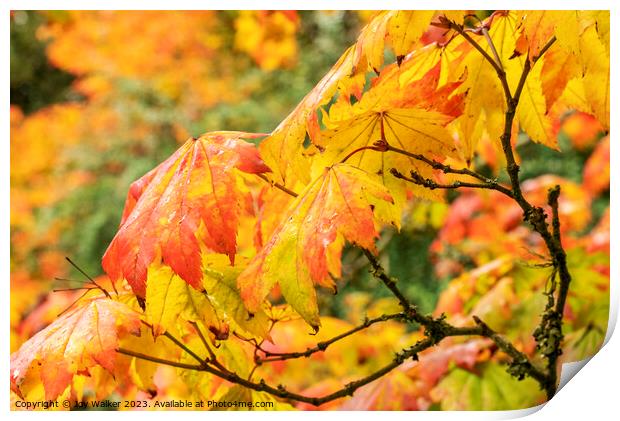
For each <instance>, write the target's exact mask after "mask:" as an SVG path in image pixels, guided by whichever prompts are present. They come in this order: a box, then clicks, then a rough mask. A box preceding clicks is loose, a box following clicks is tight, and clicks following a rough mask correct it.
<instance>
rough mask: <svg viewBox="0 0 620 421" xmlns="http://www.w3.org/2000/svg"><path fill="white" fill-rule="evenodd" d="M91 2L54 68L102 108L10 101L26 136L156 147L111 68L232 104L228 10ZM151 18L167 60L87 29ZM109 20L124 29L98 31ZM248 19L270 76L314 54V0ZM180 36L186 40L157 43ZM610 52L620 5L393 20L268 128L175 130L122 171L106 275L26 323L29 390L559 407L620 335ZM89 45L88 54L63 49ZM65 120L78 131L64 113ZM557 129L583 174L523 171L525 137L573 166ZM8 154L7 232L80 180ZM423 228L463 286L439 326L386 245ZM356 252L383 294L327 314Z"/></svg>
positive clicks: (52, 32)
mask: <svg viewBox="0 0 620 421" xmlns="http://www.w3.org/2000/svg"><path fill="white" fill-rule="evenodd" d="M76 13H77V14H74V15H73V16H72V17H71V19H68V20H58V21H56V22H55V23H54V24H51V25H48V26H47V27H46V28H45V29H44V31H43V32H44V34H43V36H45V37H49V39H55V41H54V42H53V43H52V44H50V48H49V57H50V60H52V61H53V62H55V63H57V64H58V65H59V66H61V67H66V68H67V69H68V70H70V71H71V72H72V73H74V74H76V75H81V78H80V79H79V80H78V82H77V89H79V90H80V91H81V92H82V93H83V94H84V95H85V96H86V97H87V98H89V99H88V100H89V101H90V104H91V105H90V107H91V108H86V109H87V110H89V111H88V114H83V112H84V109H85V108H81V107H83V106H81V105H77V104H70V105H61V106H57V107H51V108H49V109H47V110H45V111H44V112H39V113H37V114H35V115H34V116H30V117H24V116H23V115H21V114H20V112H19V110H17V109H13V108H12V110H11V125H12V126H11V127H12V134H11V136H12V145H13V138H18V137H20V136H29V135H28V132H39V131H40V132H44V131H50V130H58V131H62V130H66V131H67V135H68V136H67V139H66V142H68V143H69V142H73V141H74V140H73V139H76V138H75V136H76V135H75V134H76V133H77V132H79V131H81V130H84V128H83V127H82V126H81V124H82V123H81V122H80V121H78V119H77V118H76V117H75V116H76V115H81V116H82V117H84V115H86V116H93V118H95V117H96V119H97V120H95V124H96V123H97V122H100V124H101V127H102V131H103V132H104V133H108V132H112V131H114V130H125V129H126V128H127V130H132V133H134V131H135V137H136V138H144V136H146V134H147V133H148V130H150V128H151V127H150V126H149V125H148V124H147V123H146V122H144V121H142V122H138V123H140V124H130V125H129V126H127V125H126V122H124V121H123V118H124V116H123V115H122V114H120V115H119V114H118V113H117V111H115V110H113V109H112V108H109V107H107V106H106V105H105V104H106V103H107V102H106V101H107V98H109V95H111V94H112V93H113V91H112V89H113V85H110V83H111V82H110V81H112V80H115V78H117V77H139V78H143V79H147V80H151V82H152V83H153V85H152V86H153V87H154V89H156V90H159V91H161V92H163V94H164V95H166V96H167V97H169V98H173V99H174V100H175V101H178V104H180V105H179V109H181V110H182V112H185V113H189V114H191V113H193V112H196V110H197V109H200V107H206V106H211V104H212V103H215V102H217V101H220V100H221V98H222V97H224V98H226V99H225V100H224V101H229V100H230V101H234V100H235V99H234V98H232V97H229V95H230V96H234V95H236V93H235V90H234V89H232V90H231V89H230V88H229V83H231V81H230V80H229V76H228V75H227V74H226V72H222V71H221V70H222V69H223V68H225V67H226V63H225V62H223V63H220V65H218V66H210V65H208V64H207V62H206V61H202V62H197V61H196V60H195V59H194V57H195V52H196V51H201V52H202V53H204V55H203V57H204V60H209V59H211V58H213V57H220V56H221V55H220V53H221V51H220V50H221V42H222V40H221V39H220V38H218V36H217V31H212V30H211V26H210V25H212V26H214V27H217V25H218V22H217V17H216V16H217V13H216V12H200V13H189V14H187V13H185V14H184V13H180V12H179V13H176V12H149V13H156V14H157V16H151V17H149V18H148V19H144V17H143V16H139V15H136V14H130V13H128V14H123V13H120V14H118V15H116V14H106V13H102V14H94V13H90V12H76ZM151 18H152V19H151ZM136 19H140V22H148V25H147V26H146V27H143V28H142V32H143V36H142V38H141V39H142V41H143V42H144V46H143V49H145V50H146V51H152V52H153V54H152V57H153V60H149V61H148V62H146V63H145V62H143V61H140V60H137V58H136V57H133V56H132V54H128V55H124V53H119V52H118V50H116V49H114V48H111V47H110V46H109V45H108V44H106V43H103V42H102V43H100V42H98V39H93V37H95V36H102V37H105V39H110V38H114V39H121V40H122V39H124V38H125V37H126V36H127V34H126V32H127V31H133V28H134V26H135V25H136ZM143 19H144V20H143ZM102 21H103V22H114V23H110V24H109V25H107V24H106V25H103V27H106V28H109V31H108V33H106V34H105V35H101V34H99V35H97V34H94V33H93V32H92V31H91V30H90V29H89V28H90V27H92V26H93V25H102V24H101V22H102ZM181 21H182V23H181ZM205 22H206V24H205ZM234 25H235V28H236V31H237V32H236V35H235V36H234V47H235V48H236V49H238V50H239V51H241V52H244V53H246V54H248V56H249V57H250V58H251V59H252V60H253V61H254V62H255V63H256V65H257V66H258V67H260V68H261V69H263V70H265V71H272V70H274V69H277V68H290V67H292V66H294V65H295V63H296V60H297V58H296V57H297V53H298V51H297V49H298V46H297V44H296V42H295V34H296V31H298V30H299V27H300V26H301V18H300V16H299V15H298V14H297V13H295V12H265V11H263V12H241V13H240V14H239V15H238V16H237V17H236V20H235V24H234ZM196 27H199V28H201V29H200V30H198V31H195V30H194V29H193V28H196ZM190 28H191V30H190ZM160 33H166V34H173V35H174V36H171V37H169V38H167V39H168V43H167V44H164V45H161V44H160V43H157V42H155V40H157V39H159V37H158V35H157V34H160ZM609 42H610V41H609V13H608V12H596V11H496V12H494V13H492V14H491V15H490V16H488V17H484V16H483V19H481V18H480V17H479V16H476V15H474V14H472V13H470V12H468V11H450V12H442V11H384V12H378V13H376V14H374V15H373V17H372V19H370V20H369V22H368V23H367V24H366V26H365V27H364V28H363V29H361V32H360V33H359V35H358V37H357V41H356V42H355V43H354V44H353V45H352V46H350V47H349V48H348V49H347V50H346V51H344V53H343V54H342V55H341V57H340V58H339V59H338V61H337V62H336V63H335V64H334V65H333V67H332V68H331V69H329V71H328V72H327V73H326V74H325V75H324V76H323V78H322V79H321V80H320V81H319V82H318V83H317V84H316V85H315V87H314V88H313V89H311V90H310V91H309V92H307V94H306V96H305V97H304V98H303V99H302V100H301V101H300V102H299V103H298V105H297V106H296V107H295V108H294V109H293V110H292V112H290V114H289V115H288V116H287V117H286V118H284V119H283V120H282V121H281V122H280V124H279V125H277V127H275V128H274V129H273V131H271V132H270V133H266V134H260V133H246V132H240V131H217V132H208V133H205V134H203V135H200V136H197V137H192V136H189V135H187V133H186V131H185V130H184V129H183V127H181V126H180V125H174V124H172V129H171V132H172V133H173V135H176V136H177V137H179V138H180V137H183V138H184V139H186V140H184V143H182V144H181V146H180V147H179V148H178V149H177V150H176V151H175V152H173V153H172V155H170V156H169V157H168V158H166V159H164V160H163V162H161V163H160V164H159V165H157V166H156V167H155V168H152V169H150V170H149V171H148V172H146V174H144V175H142V176H141V177H139V178H137V179H136V180H135V181H133V182H132V183H131V184H130V185H126V187H127V188H128V192H127V195H126V201H125V205H124V209H122V210H121V209H117V211H118V212H117V213H118V214H119V215H121V214H122V217H121V220H120V225H119V227H118V230H117V231H116V234H115V236H114V238H113V239H112V241H111V242H110V243H109V245H108V246H107V251H106V252H105V254H104V255H103V256H102V262H101V263H102V268H103V270H104V271H105V274H106V275H107V276H101V277H97V278H95V279H94V280H93V279H91V280H90V283H88V284H87V286H86V290H85V291H81V290H80V291H75V292H69V293H68V294H66V295H56V297H64V298H53V299H52V298H50V299H48V300H47V301H45V302H43V303H42V304H41V305H40V306H39V307H37V308H36V309H35V310H34V312H33V313H31V314H30V316H28V317H25V318H23V320H21V321H20V322H19V323H16V326H13V327H14V329H15V333H14V334H15V335H16V336H19V337H20V338H22V340H23V343H21V346H20V347H19V349H15V350H14V351H15V352H14V353H13V354H12V355H11V390H12V392H11V393H12V394H11V396H12V399H13V401H15V400H18V399H27V400H36V399H52V400H56V399H71V401H72V402H77V401H83V400H88V399H97V398H105V397H108V396H110V395H111V394H112V393H117V394H118V395H120V396H123V397H126V398H128V399H145V400H148V401H149V402H154V401H158V400H160V401H166V400H169V399H172V398H174V397H179V396H180V397H187V398H188V399H194V400H200V399H202V400H214V399H215V400H223V401H225V400H245V401H269V402H274V404H275V408H276V409H295V408H296V409H316V408H319V409H401V410H426V409H431V408H433V409H435V408H437V409H447V410H449V409H483V410H497V409H518V408H525V407H530V406H534V405H537V404H539V403H542V402H544V401H545V400H546V399H550V398H551V397H552V396H553V394H554V393H555V391H556V387H557V380H558V373H559V371H558V370H559V369H560V368H561V364H562V363H564V362H570V361H576V360H580V359H583V358H585V357H587V356H590V355H592V354H593V353H594V352H596V351H597V349H598V348H599V347H600V346H601V344H602V341H603V338H604V336H605V332H606V328H607V318H608V305H609V303H608V290H609V220H610V213H609V208H607V209H606V210H602V211H601V210H596V209H595V204H596V203H601V202H600V200H599V199H600V198H601V197H603V196H604V195H605V194H606V192H607V191H608V189H609V150H610V143H609V142H610V141H609V78H610V70H609ZM111 45H114V44H111ZM76 50H81V51H85V54H86V57H85V59H84V60H80V61H68V60H66V56H67V55H70V54H71V52H72V51H76ZM125 52H126V51H125ZM170 52H172V53H170ZM190 74H191V77H179V75H185V76H187V75H190ZM187 80H200V81H201V83H202V84H198V85H193V84H192V85H188V84H187V83H186V81H187ZM93 104H95V105H94V106H93ZM99 111H103V112H101V113H100V112H99ZM79 113H82V114H79ZM60 114H62V115H63V116H64V117H62V119H63V121H70V122H71V126H67V125H63V126H61V125H58V127H56V126H54V124H53V122H54V121H55V120H57V119H58V117H57V116H58V115H60ZM48 121H49V122H51V123H52V124H51V125H48V124H46V122H48ZM128 127H129V128H128ZM88 129H92V128H88ZM222 129H236V128H235V127H223V128H222ZM560 133H562V136H564V137H562V136H560ZM567 135H568V137H567ZM72 136H73V137H72ZM55 138H56V137H55ZM561 138H568V139H571V141H572V146H571V148H573V147H574V148H575V149H576V150H580V149H581V150H586V149H587V150H592V153H591V154H590V155H589V157H588V158H587V160H586V162H585V165H584V167H583V168H584V169H583V174H576V175H575V178H572V179H567V178H566V177H562V176H559V175H556V174H553V173H551V172H550V173H546V174H542V175H537V176H535V177H528V178H527V179H523V177H522V174H523V172H524V171H526V172H527V171H528V169H529V167H528V158H530V157H529V156H528V154H526V153H523V154H522V155H521V156H520V155H519V153H518V152H519V151H520V150H523V149H519V147H522V146H523V145H524V144H525V145H526V146H528V147H534V148H538V149H535V151H541V150H544V149H543V148H542V146H544V147H545V148H548V149H551V150H554V151H559V152H554V153H553V155H549V156H551V157H552V158H549V160H550V161H552V160H553V161H555V162H559V163H560V165H561V164H562V162H564V161H563V160H564V159H565V158H564V155H563V152H561V149H562V144H561V142H560V141H559V139H561ZM75 141H76V142H77V140H75ZM532 143H536V144H539V145H542V146H536V145H533V144H532ZM29 147H31V148H46V149H48V148H52V149H54V148H62V147H63V145H62V144H55V143H51V144H50V143H48V142H38V143H37V142H35V143H34V144H30V145H29ZM146 149H147V150H148V148H146ZM13 150H15V148H14V149H13ZM547 152H548V151H545V153H547ZM18 153H19V152H18V151H15V154H18ZM33 156H35V157H36V156H39V155H37V154H36V153H35V154H33ZM42 156H46V155H42ZM11 161H12V164H11V171H12V179H11V181H12V216H11V218H12V219H11V224H12V226H14V227H15V226H19V227H24V226H27V225H28V224H31V223H32V221H31V219H32V216H31V217H28V215H29V210H30V209H32V208H35V207H37V206H45V205H46V204H48V203H50V202H51V201H54V200H57V199H58V198H59V197H61V195H62V194H63V193H62V191H60V190H59V191H48V186H47V185H46V180H45V178H44V177H43V176H42V174H44V173H45V172H46V171H47V170H49V168H50V166H51V165H52V163H51V161H49V162H48V161H46V160H45V159H43V158H41V159H40V161H39V160H37V161H30V162H27V163H26V162H24V161H23V160H21V159H19V157H18V156H17V155H15V156H14V155H12V159H11ZM520 170H521V171H522V172H521V173H520V172H519V171H520ZM88 179H89V176H88V174H76V175H75V177H74V179H70V180H67V181H66V182H67V185H69V186H72V185H81V184H84V183H88ZM44 191H47V195H50V196H53V197H46V195H45V194H43V192H44ZM37 192H38V193H40V194H38V195H35V193H37ZM115 211H116V210H115ZM595 214H596V216H595ZM601 215H602V216H601ZM419 226H423V227H431V228H433V229H435V230H436V235H435V236H434V239H433V241H432V242H431V243H430V245H429V246H428V253H429V256H430V258H431V261H432V264H433V270H434V272H435V273H436V274H437V275H438V276H439V277H441V278H442V279H448V280H449V281H448V282H447V283H446V284H445V287H444V288H443V289H442V291H441V292H440V294H439V296H438V300H437V304H436V306H435V309H434V310H433V311H432V312H430V313H428V314H425V313H424V312H423V311H421V310H420V309H419V307H420V303H416V302H413V301H412V300H410V299H409V298H408V297H407V294H406V293H404V292H403V291H404V288H403V286H406V285H407V284H408V283H411V282H412V281H411V280H409V279H396V278H395V277H393V276H391V275H390V268H389V267H387V266H386V264H385V263H386V261H385V259H384V258H383V257H382V251H383V249H382V247H383V246H382V244H383V243H382V241H383V239H385V238H388V236H392V235H393V236H399V235H404V233H405V232H408V230H411V229H412V227H419ZM60 228H62V227H60ZM404 252H406V253H410V254H412V255H414V254H419V253H421V251H420V250H416V249H411V250H405V251H404ZM425 252H426V251H425ZM351 253H353V254H355V255H356V256H358V257H359V258H360V259H361V260H363V265H362V268H364V269H366V268H368V270H370V273H371V274H372V277H373V279H374V282H375V284H373V285H374V288H376V289H385V291H386V292H388V293H389V294H390V295H389V298H379V299H370V298H369V297H367V296H362V295H356V294H355V293H354V292H353V293H348V294H347V295H346V296H345V298H344V300H345V303H347V305H346V308H347V311H346V312H345V313H344V314H340V315H339V316H338V317H336V315H334V314H330V315H326V314H325V311H324V309H322V306H323V305H324V303H325V302H326V301H329V300H336V299H337V298H339V297H335V296H333V295H331V294H336V293H337V292H338V291H339V290H341V289H342V288H348V287H349V286H350V285H351V284H353V283H354V280H353V279H349V278H347V274H348V273H350V271H351V269H350V267H349V266H351V265H350V264H349V263H347V262H348V261H347V260H346V259H345V258H344V257H346V256H348V255H350V254H351ZM54 258H55V259H59V258H60V257H59V256H54ZM56 261H57V260H56ZM59 270H61V269H59ZM51 272H53V270H52V271H51ZM20 273H22V276H23V278H24V281H23V282H24V283H27V282H32V281H31V280H28V279H27V278H28V277H27V276H26V275H24V274H23V272H20V271H19V270H16V269H14V270H13V276H12V289H16V288H17V287H16V285H17V284H18V283H19V282H20V280H21V278H17V276H18V275H19V274H20ZM52 276H54V274H52ZM349 292H350V290H349ZM326 293H327V294H326ZM328 294H329V295H328ZM74 299H77V302H75V303H74V302H73V301H74ZM12 300H13V301H16V300H17V302H18V303H19V302H21V301H20V296H18V295H17V294H16V297H13V298H12ZM21 300H23V298H21ZM347 300H348V301H347ZM55 301H56V302H55ZM63 309H66V310H65V311H64V312H62V314H61V315H60V316H58V318H55V320H53V321H51V320H50V319H52V318H53V317H54V316H55V315H56V314H58V313H59V312H60V311H62V310H63ZM12 310H13V308H12ZM59 310H60V311H59ZM15 311H16V312H17V313H20V311H19V308H18V309H17V310H15ZM33 314H34V315H33ZM14 318H15V319H19V316H18V315H16V316H15V317H13V315H12V323H13V319H14ZM40 320H45V321H51V324H49V326H47V327H44V326H43V325H44V324H46V323H41V322H40ZM27 338H29V339H27ZM26 339H27V340H26Z"/></svg>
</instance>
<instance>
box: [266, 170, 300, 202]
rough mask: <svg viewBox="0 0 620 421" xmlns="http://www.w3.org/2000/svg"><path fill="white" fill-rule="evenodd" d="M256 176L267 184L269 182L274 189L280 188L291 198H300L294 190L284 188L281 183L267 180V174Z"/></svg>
mask: <svg viewBox="0 0 620 421" xmlns="http://www.w3.org/2000/svg"><path fill="white" fill-rule="evenodd" d="M256 175H257V176H258V177H260V178H262V179H263V180H265V181H266V182H268V183H269V184H271V185H272V186H273V187H275V188H278V189H280V190H282V191H283V192H284V193H286V194H288V195H290V196H293V197H297V196H298V194H297V193H295V192H294V191H293V190H291V189H289V188H288V187H286V186H283V185H282V184H280V183H276V182H274V181H271V180H269V179H268V178H267V176H265V174H256Z"/></svg>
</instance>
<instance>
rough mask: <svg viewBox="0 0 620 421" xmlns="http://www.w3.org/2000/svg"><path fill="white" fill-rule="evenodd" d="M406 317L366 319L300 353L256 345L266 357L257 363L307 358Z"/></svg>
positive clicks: (396, 315) (403, 315)
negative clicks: (380, 325) (272, 350)
mask: <svg viewBox="0 0 620 421" xmlns="http://www.w3.org/2000/svg"><path fill="white" fill-rule="evenodd" d="M406 317H407V316H406V314H405V313H395V314H384V315H382V316H380V317H377V318H374V319H366V320H365V321H364V323H362V324H361V325H359V326H356V327H354V328H352V329H350V330H347V331H346V332H343V333H341V334H340V335H337V336H334V337H333V338H331V339H329V340H326V341H321V342H319V343H318V344H316V346H314V347H312V348H308V349H306V350H305V351H301V352H270V351H267V350H265V349H263V348H261V347H260V346H258V345H256V347H257V349H259V350H260V351H261V352H263V353H264V354H265V357H266V358H258V359H257V362H259V363H266V362H273V361H283V360H290V359H294V358H303V357H306V358H307V357H309V356H311V355H312V354H315V353H317V352H323V351H325V350H326V349H327V348H328V347H329V346H330V345H332V344H333V343H335V342H338V341H340V340H342V339H344V338H346V337H348V336H351V335H353V334H354V333H357V332H359V331H361V330H364V329H367V328H369V327H370V326H372V325H374V324H375V323H380V322H385V321H387V320H398V319H406Z"/></svg>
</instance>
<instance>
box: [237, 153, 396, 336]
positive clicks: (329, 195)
mask: <svg viewBox="0 0 620 421" xmlns="http://www.w3.org/2000/svg"><path fill="white" fill-rule="evenodd" d="M378 202H387V203H391V202H392V197H391V196H390V194H389V193H388V190H387V189H386V188H385V187H384V186H383V185H381V184H379V183H378V182H377V181H375V180H374V179H372V178H371V176H370V175H369V174H368V173H366V172H365V171H363V170H360V169H358V168H355V167H352V166H350V165H347V164H339V165H335V166H333V167H329V168H326V169H325V171H324V172H323V174H321V176H320V177H318V178H316V179H315V180H314V181H313V182H312V183H310V184H309V185H308V187H307V188H306V190H305V191H304V192H302V193H301V194H300V195H299V197H298V198H297V199H296V200H295V201H294V202H293V203H292V204H291V205H290V206H289V208H288V210H287V211H286V212H285V214H284V217H283V218H282V222H281V224H280V225H279V227H278V228H277V229H276V230H275V231H274V233H273V235H272V237H271V239H270V240H269V241H268V242H267V243H266V245H265V247H264V248H263V249H262V250H261V252H260V253H258V254H257V255H256V256H255V257H254V259H253V260H252V261H251V262H250V264H249V265H248V267H247V268H246V270H244V271H243V272H242V273H241V275H239V278H238V281H237V282H238V286H239V290H240V291H241V297H242V298H243V300H244V302H245V304H246V307H247V308H248V310H249V311H250V312H252V311H255V310H258V309H259V308H260V306H261V303H262V302H263V300H264V299H265V297H266V296H267V294H268V293H269V291H271V289H272V288H273V287H274V286H275V285H276V284H277V285H280V288H281V290H282V294H283V295H284V298H286V300H287V301H288V302H289V304H291V306H292V307H293V308H294V309H295V310H296V311H297V312H298V313H299V314H300V315H301V316H302V317H303V318H304V319H305V320H306V322H308V323H309V324H310V325H311V326H312V327H314V328H315V329H316V328H318V326H320V321H319V316H318V308H317V303H316V292H315V290H314V285H315V284H318V285H322V286H325V287H328V288H334V287H335V284H334V281H333V280H332V277H331V276H330V273H331V274H332V275H334V276H340V253H341V251H342V247H343V243H344V241H343V240H347V241H350V242H352V243H355V244H358V245H359V246H360V247H364V248H366V249H370V250H374V249H375V246H374V240H375V238H376V237H377V236H378V233H377V229H376V227H375V217H376V215H373V211H372V208H371V206H372V205H373V204H375V203H378ZM390 222H393V223H397V222H396V221H394V220H390Z"/></svg>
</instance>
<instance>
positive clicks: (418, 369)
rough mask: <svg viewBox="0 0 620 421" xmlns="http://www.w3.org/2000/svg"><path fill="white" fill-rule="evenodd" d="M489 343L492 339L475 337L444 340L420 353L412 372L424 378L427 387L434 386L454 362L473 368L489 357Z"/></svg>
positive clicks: (460, 365)
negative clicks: (461, 341)
mask: <svg viewBox="0 0 620 421" xmlns="http://www.w3.org/2000/svg"><path fill="white" fill-rule="evenodd" d="M489 344H490V341H488V340H486V339H474V340H471V341H468V342H465V343H461V344H452V343H449V342H444V343H442V344H440V345H439V346H438V347H437V348H433V349H432V350H430V351H427V352H425V353H423V354H422V355H420V357H419V358H420V361H419V362H418V363H417V364H416V365H415V366H414V367H413V369H412V370H411V372H410V374H412V375H415V376H416V377H417V378H419V379H421V380H423V381H424V383H426V386H427V387H429V388H430V387H433V386H434V385H435V384H437V382H438V381H439V379H441V378H442V377H443V376H444V375H445V374H446V373H447V372H448V371H449V370H450V368H451V366H452V364H454V365H456V366H457V367H461V368H465V369H469V370H471V369H472V368H473V367H474V366H475V365H476V363H478V362H480V361H481V360H484V359H487V358H488V352H487V349H488V347H489Z"/></svg>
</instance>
